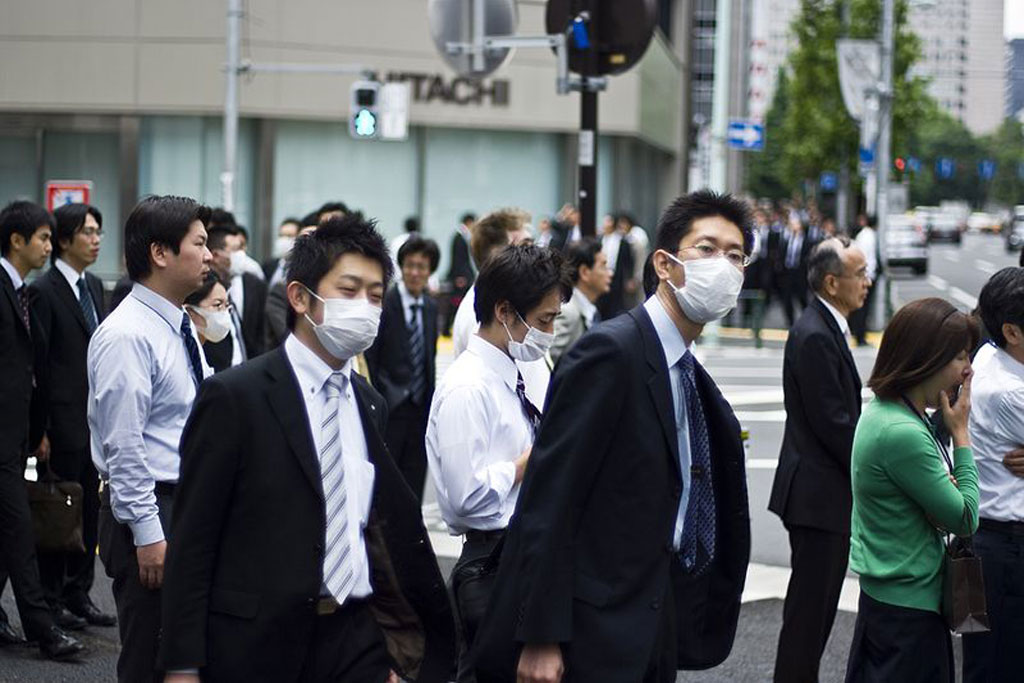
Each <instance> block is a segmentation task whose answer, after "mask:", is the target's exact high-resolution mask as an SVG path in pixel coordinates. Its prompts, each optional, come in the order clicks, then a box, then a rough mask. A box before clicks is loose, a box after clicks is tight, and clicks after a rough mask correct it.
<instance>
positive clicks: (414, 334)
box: [409, 303, 427, 405]
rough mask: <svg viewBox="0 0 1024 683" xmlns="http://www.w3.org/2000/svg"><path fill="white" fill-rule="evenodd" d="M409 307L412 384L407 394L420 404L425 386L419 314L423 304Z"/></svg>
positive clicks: (425, 369) (425, 372)
mask: <svg viewBox="0 0 1024 683" xmlns="http://www.w3.org/2000/svg"><path fill="white" fill-rule="evenodd" d="M409 308H410V309H412V321H411V322H410V323H409V360H410V362H411V363H412V384H411V385H410V387H409V396H410V397H411V398H412V401H413V403H415V404H416V405H421V404H422V403H423V398H424V393H425V390H426V388H427V356H426V347H425V344H424V339H423V316H422V315H420V310H422V308H423V304H420V303H414V304H412V305H411V306H409Z"/></svg>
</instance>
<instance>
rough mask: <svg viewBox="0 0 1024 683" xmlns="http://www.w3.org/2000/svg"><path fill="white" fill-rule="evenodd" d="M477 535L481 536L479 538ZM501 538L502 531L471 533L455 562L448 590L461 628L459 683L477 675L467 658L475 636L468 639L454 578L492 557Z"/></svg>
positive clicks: (466, 681) (468, 682)
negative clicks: (466, 569)
mask: <svg viewBox="0 0 1024 683" xmlns="http://www.w3.org/2000/svg"><path fill="white" fill-rule="evenodd" d="M477 534H481V535H480V536H477ZM501 537H502V532H501V531H490V532H473V531H470V532H469V533H468V534H467V536H466V541H465V543H463V544H462V553H461V554H460V555H459V559H458V560H457V561H456V562H455V566H454V567H453V568H452V578H451V579H450V580H449V582H448V590H449V592H450V593H451V596H452V604H453V605H454V606H455V618H456V621H457V622H458V628H459V668H458V675H457V677H456V679H455V680H456V681H457V683H475V682H476V674H475V673H474V672H473V668H472V666H471V660H470V658H469V657H468V656H467V653H468V651H469V648H470V647H472V645H473V643H472V642H471V638H472V637H473V636H474V635H475V634H470V636H469V638H467V633H466V630H467V629H466V626H465V620H464V617H463V615H462V613H461V612H460V605H459V600H458V596H457V595H456V594H455V586H454V585H453V583H454V578H455V576H457V575H458V574H459V573H461V572H462V571H463V570H464V569H465V568H466V567H467V566H468V565H471V564H476V563H479V562H481V561H482V560H484V559H485V558H487V557H490V555H491V552H492V551H493V550H494V548H495V547H496V546H497V545H498V542H499V541H500V540H501ZM487 597H488V598H489V597H490V596H489V595H488V596H487Z"/></svg>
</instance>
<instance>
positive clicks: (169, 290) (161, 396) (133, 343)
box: [88, 197, 212, 683]
mask: <svg viewBox="0 0 1024 683" xmlns="http://www.w3.org/2000/svg"><path fill="white" fill-rule="evenodd" d="M209 217H210V209H209V208H207V207H205V206H202V205H200V204H198V203H196V202H195V201H193V200H191V199H186V198H183V197H148V198H146V199H144V200H142V201H141V202H139V204H138V205H137V206H136V207H135V208H134V209H133V210H132V212H131V214H130V215H129V216H128V220H127V221H126V222H125V229H124V238H125V245H124V250H125V263H126V264H127V267H128V275H129V276H130V277H131V279H132V281H134V282H135V286H134V287H133V288H132V291H131V294H130V295H129V296H128V297H127V298H125V300H124V301H123V302H121V304H120V305H119V306H118V307H117V308H116V309H115V310H114V312H113V313H111V314H110V315H109V316H107V318H106V319H105V320H104V321H103V323H102V324H101V325H100V326H99V327H98V328H97V329H96V332H95V333H93V336H92V340H91V341H90V343H89V357H88V375H89V407H88V415H89V429H90V432H91V438H92V459H93V463H94V464H95V465H96V469H97V471H98V472H99V475H100V480H101V483H100V487H101V493H100V519H99V527H100V528H99V548H100V558H101V559H102V560H103V564H104V566H105V567H106V570H107V574H108V575H109V576H110V577H111V578H113V579H114V584H113V591H114V602H115V603H116V604H117V621H118V626H119V627H120V631H121V653H120V655H119V657H118V661H117V677H118V680H119V681H121V682H122V683H144V682H146V681H159V680H161V678H160V677H159V675H158V674H157V672H156V670H155V666H156V653H157V642H158V638H159V632H160V587H161V584H162V583H163V571H164V554H165V552H166V549H167V535H168V530H169V528H170V519H171V508H172V506H173V503H174V494H175V488H176V486H177V482H178V465H179V462H180V459H179V455H178V442H179V441H180V440H181V433H182V430H183V429H184V427H185V420H186V418H187V417H188V414H189V411H190V410H191V409H192V401H193V400H194V399H195V396H196V389H197V387H198V386H199V384H200V382H202V380H203V378H204V377H206V376H209V375H210V374H212V370H210V368H209V366H208V365H206V362H205V360H203V354H202V353H201V352H200V351H199V339H198V337H197V335H196V332H195V329H194V328H193V327H192V323H191V320H190V318H189V315H188V313H187V312H186V311H185V308H184V306H183V304H184V301H185V297H187V296H188V295H189V294H191V293H192V291H194V290H195V289H197V288H198V287H199V286H201V285H202V283H203V279H204V278H205V277H206V273H207V272H209V270H210V258H211V256H210V251H209V249H207V248H206V222H207V221H208V220H209Z"/></svg>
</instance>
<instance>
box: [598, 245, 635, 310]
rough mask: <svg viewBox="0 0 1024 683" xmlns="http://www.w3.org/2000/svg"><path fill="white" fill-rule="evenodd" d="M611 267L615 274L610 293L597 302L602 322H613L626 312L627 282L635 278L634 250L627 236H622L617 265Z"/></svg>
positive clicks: (616, 260)
mask: <svg viewBox="0 0 1024 683" xmlns="http://www.w3.org/2000/svg"><path fill="white" fill-rule="evenodd" d="M609 265H613V267H614V268H615V274H614V275H612V284H611V287H610V288H609V289H608V292H607V293H606V294H602V295H601V297H600V298H599V299H598V300H597V310H598V311H599V312H600V313H601V320H611V319H612V318H614V317H615V316H617V315H618V314H619V313H622V312H623V311H624V310H626V280H629V279H631V278H632V277H633V249H632V244H631V243H630V241H629V239H628V238H627V237H626V236H625V235H623V236H622V243H621V244H620V245H619V254H618V256H617V257H616V258H615V263H614V264H609Z"/></svg>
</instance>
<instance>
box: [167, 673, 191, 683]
mask: <svg viewBox="0 0 1024 683" xmlns="http://www.w3.org/2000/svg"><path fill="white" fill-rule="evenodd" d="M164 683H199V674H167V675H166V676H164Z"/></svg>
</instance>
